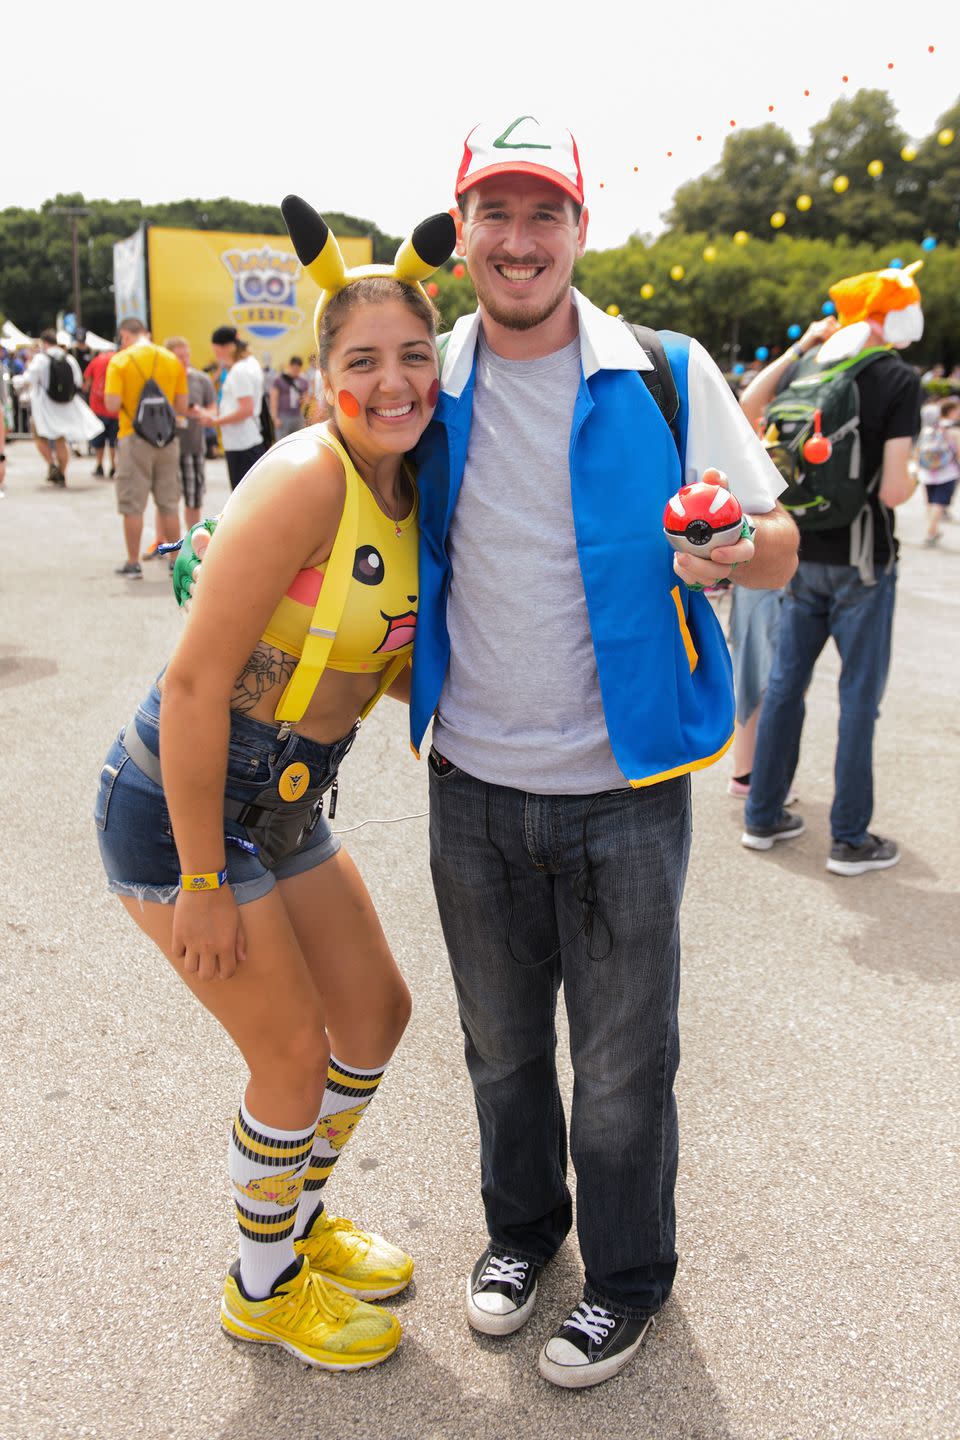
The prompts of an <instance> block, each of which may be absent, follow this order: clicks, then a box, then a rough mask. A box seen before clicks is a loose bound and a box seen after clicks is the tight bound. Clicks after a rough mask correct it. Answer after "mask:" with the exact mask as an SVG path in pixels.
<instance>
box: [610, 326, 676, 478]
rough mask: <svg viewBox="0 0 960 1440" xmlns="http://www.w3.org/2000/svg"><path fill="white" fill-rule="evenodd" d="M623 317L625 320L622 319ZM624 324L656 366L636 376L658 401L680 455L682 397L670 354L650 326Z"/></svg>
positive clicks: (640, 371) (641, 371) (639, 371)
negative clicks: (679, 422) (678, 417)
mask: <svg viewBox="0 0 960 1440" xmlns="http://www.w3.org/2000/svg"><path fill="white" fill-rule="evenodd" d="M620 318H621V320H622V319H623V316H621V317H620ZM623 323H624V325H626V327H627V329H628V330H629V331H630V333H631V335H632V336H633V338H634V339H635V340H636V341H637V343H638V345H640V346H641V348H642V349H643V351H644V353H645V355H646V356H647V358H648V359H649V360H650V361H651V362H652V364H653V369H652V370H638V371H637V374H638V375H639V376H640V379H641V380H642V381H643V383H644V385H646V387H647V389H648V390H649V391H650V394H651V395H652V396H653V398H654V400H656V402H657V408H658V409H659V411H660V414H661V415H662V416H663V418H664V420H666V422H667V424H668V425H669V426H670V433H671V434H672V436H673V438H674V442H675V444H676V447H677V453H678V454H682V450H681V443H680V435H679V432H678V430H677V416H678V415H679V413H680V396H679V395H678V393H677V385H676V381H675V380H674V378H673V371H672V370H671V369H670V361H669V360H668V359H667V352H666V351H665V350H664V348H663V341H662V340H661V339H660V336H659V335H658V334H657V332H656V330H652V329H651V328H650V326H649V325H631V324H630V322H629V320H624V321H623Z"/></svg>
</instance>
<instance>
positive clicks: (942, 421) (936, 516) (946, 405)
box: [917, 395, 960, 549]
mask: <svg viewBox="0 0 960 1440" xmlns="http://www.w3.org/2000/svg"><path fill="white" fill-rule="evenodd" d="M958 422H960V400H958V399H957V398H956V396H954V395H948V396H947V397H946V398H945V399H944V400H941V401H940V403H939V404H937V402H936V401H930V402H929V403H928V404H926V405H924V407H923V409H922V410H921V412H920V435H919V437H918V439H917V472H918V475H919V477H920V482H921V484H922V485H923V488H924V492H925V494H926V497H927V533H926V536H925V538H924V541H923V543H924V545H925V546H926V547H927V549H930V548H932V547H933V546H934V545H939V543H940V540H941V537H942V533H943V532H942V530H941V524H942V521H943V517H944V515H945V514H946V513H947V509H948V507H949V505H950V501H951V500H952V499H953V492H954V490H955V489H956V485H957V481H958V480H960V429H958Z"/></svg>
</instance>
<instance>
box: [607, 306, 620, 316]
mask: <svg viewBox="0 0 960 1440" xmlns="http://www.w3.org/2000/svg"><path fill="white" fill-rule="evenodd" d="M607 314H608V315H619V314H620V306H619V305H608V306H607Z"/></svg>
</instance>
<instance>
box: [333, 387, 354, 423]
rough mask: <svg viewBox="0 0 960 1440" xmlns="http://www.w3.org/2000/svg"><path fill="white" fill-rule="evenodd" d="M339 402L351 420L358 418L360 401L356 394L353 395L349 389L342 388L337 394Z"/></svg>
mask: <svg viewBox="0 0 960 1440" xmlns="http://www.w3.org/2000/svg"><path fill="white" fill-rule="evenodd" d="M337 404H338V405H339V406H340V409H341V410H342V411H343V413H344V415H346V416H347V418H348V419H350V420H356V418H357V416H358V415H359V414H360V401H359V400H358V399H357V397H356V395H351V393H350V391H349V390H341V391H340V392H339V393H338V395H337Z"/></svg>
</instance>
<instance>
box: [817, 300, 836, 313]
mask: <svg viewBox="0 0 960 1440" xmlns="http://www.w3.org/2000/svg"><path fill="white" fill-rule="evenodd" d="M820 313H821V315H836V313H837V307H836V305H834V303H833V301H832V300H824V302H823V304H822V305H821V306H820Z"/></svg>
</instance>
